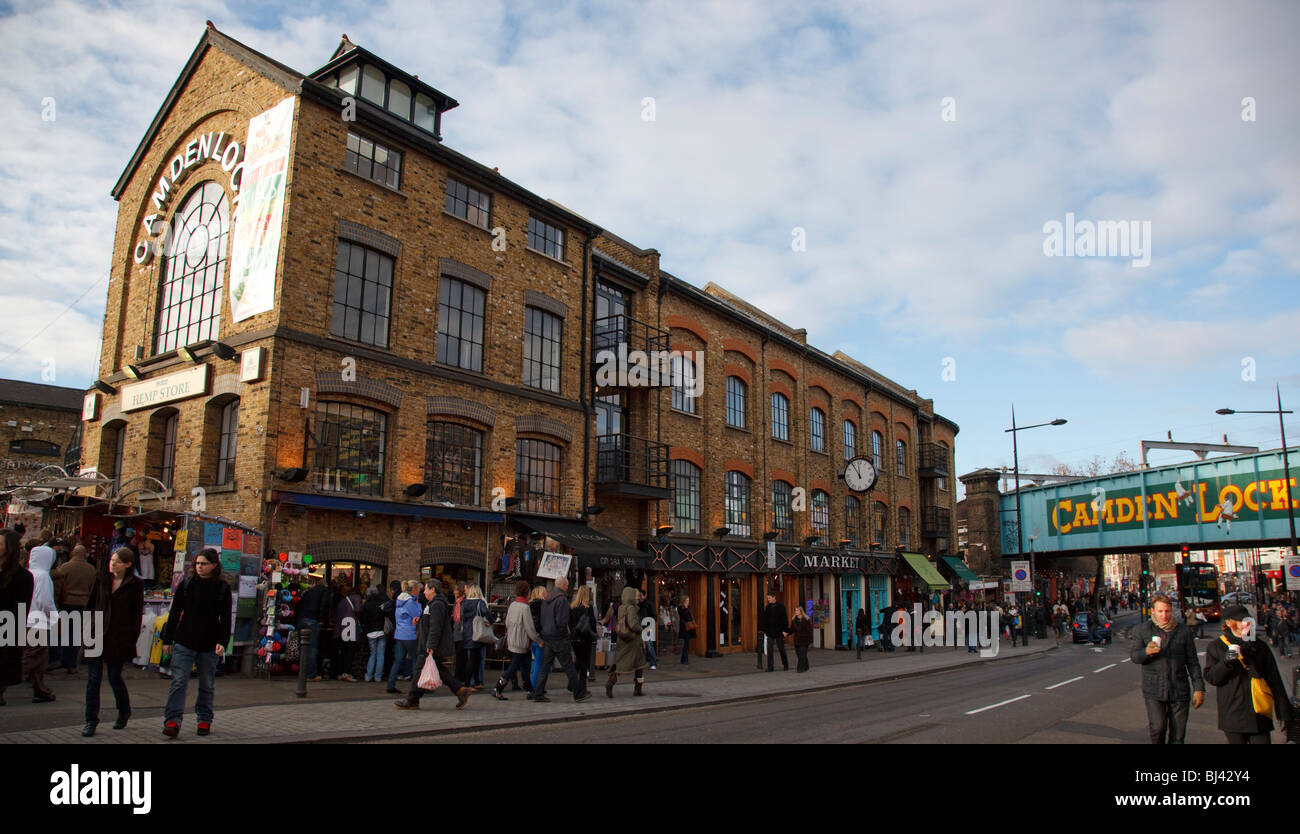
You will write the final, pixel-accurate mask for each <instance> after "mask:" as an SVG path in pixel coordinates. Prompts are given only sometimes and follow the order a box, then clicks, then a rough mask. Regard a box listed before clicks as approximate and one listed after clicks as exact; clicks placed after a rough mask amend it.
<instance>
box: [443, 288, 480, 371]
mask: <svg viewBox="0 0 1300 834" xmlns="http://www.w3.org/2000/svg"><path fill="white" fill-rule="evenodd" d="M486 306H487V293H486V292H484V291H483V290H482V289H480V288H479V287H476V286H474V285H473V284H469V283H466V282H465V281H458V280H456V279H455V278H448V277H446V276H445V275H444V276H443V278H442V288H441V290H440V291H439V295H438V362H439V363H441V364H443V365H451V366H452V367H455V368H465V369H466V370H470V371H478V372H480V373H481V372H482V371H483V316H484V309H485V308H486Z"/></svg>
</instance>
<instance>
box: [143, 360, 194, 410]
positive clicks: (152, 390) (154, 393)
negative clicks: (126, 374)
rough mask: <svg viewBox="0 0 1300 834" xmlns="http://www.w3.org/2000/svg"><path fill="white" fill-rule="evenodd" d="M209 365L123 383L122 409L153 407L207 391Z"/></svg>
mask: <svg viewBox="0 0 1300 834" xmlns="http://www.w3.org/2000/svg"><path fill="white" fill-rule="evenodd" d="M211 367H212V366H211V365H197V366H195V367H193V368H190V369H188V370H184V371H177V372H176V373H172V374H167V375H166V376H159V377H154V378H153V379H144V380H141V381H139V382H133V383H131V384H130V385H123V386H122V410H123V411H138V410H140V409H142V408H154V407H156V406H160V405H162V404H163V403H170V402H175V401H176V400H185V399H189V398H190V397H198V396H201V395H203V394H206V393H208V369H209V368H211Z"/></svg>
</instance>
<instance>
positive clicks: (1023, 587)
mask: <svg viewBox="0 0 1300 834" xmlns="http://www.w3.org/2000/svg"><path fill="white" fill-rule="evenodd" d="M1032 587H1033V586H1032V584H1031V582H1030V578H1029V561H1028V560H1026V561H1023V562H1019V561H1012V562H1011V587H1010V589H1009V590H1010V591H1011V593H1013V594H1018V593H1020V592H1021V591H1029V590H1032Z"/></svg>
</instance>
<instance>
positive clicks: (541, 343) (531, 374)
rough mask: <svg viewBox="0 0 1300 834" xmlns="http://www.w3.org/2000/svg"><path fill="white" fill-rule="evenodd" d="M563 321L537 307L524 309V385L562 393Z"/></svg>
mask: <svg viewBox="0 0 1300 834" xmlns="http://www.w3.org/2000/svg"><path fill="white" fill-rule="evenodd" d="M563 326H564V320H563V319H561V318H560V317H559V316H557V315H555V314H554V313H548V312H546V311H545V310H539V309H538V308H536V307H525V308H524V385H527V386H528V387H530V388H540V389H541V390H543V391H550V392H551V393H553V394H558V393H560V342H561V339H560V335H561V332H562V329H563Z"/></svg>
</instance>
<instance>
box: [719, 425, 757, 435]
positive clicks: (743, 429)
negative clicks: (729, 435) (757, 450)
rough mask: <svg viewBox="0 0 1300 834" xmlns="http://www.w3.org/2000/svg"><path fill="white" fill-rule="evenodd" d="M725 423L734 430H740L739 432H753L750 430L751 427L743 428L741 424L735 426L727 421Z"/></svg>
mask: <svg viewBox="0 0 1300 834" xmlns="http://www.w3.org/2000/svg"><path fill="white" fill-rule="evenodd" d="M725 425H726V427H727V428H729V429H731V430H732V431H738V432H741V433H743V434H753V432H752V431H750V430H749V429H746V428H742V427H741V426H733V425H731V424H730V423H726V424H725Z"/></svg>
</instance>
